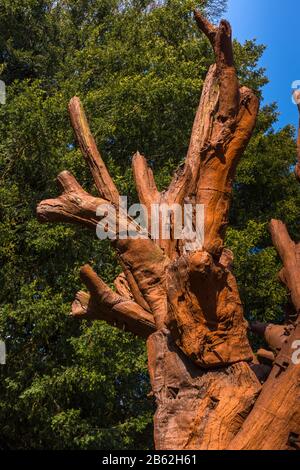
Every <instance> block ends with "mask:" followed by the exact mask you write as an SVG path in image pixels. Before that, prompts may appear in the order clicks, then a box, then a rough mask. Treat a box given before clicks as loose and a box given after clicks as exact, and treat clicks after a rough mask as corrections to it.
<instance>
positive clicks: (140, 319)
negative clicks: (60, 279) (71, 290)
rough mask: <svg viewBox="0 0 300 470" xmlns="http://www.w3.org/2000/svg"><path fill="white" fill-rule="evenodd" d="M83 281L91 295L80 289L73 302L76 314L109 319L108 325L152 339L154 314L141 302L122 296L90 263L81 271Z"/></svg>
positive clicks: (73, 311) (92, 318)
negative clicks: (113, 289) (98, 274)
mask: <svg viewBox="0 0 300 470" xmlns="http://www.w3.org/2000/svg"><path fill="white" fill-rule="evenodd" d="M80 277H81V280H82V282H83V283H84V284H85V285H86V287H87V288H88V290H89V292H90V294H87V293H85V292H78V293H77V295H76V298H75V301H74V302H73V305H72V315H73V316H76V317H80V318H85V319H90V320H105V321H106V322H107V323H108V324H110V325H112V326H115V327H117V328H119V329H121V330H124V331H130V332H131V333H134V334H135V335H137V336H140V337H142V338H148V336H149V335H150V334H152V333H153V332H154V331H156V328H155V324H154V319H153V316H152V315H151V314H150V313H149V312H147V311H145V310H144V309H142V308H141V307H140V306H139V305H138V304H137V303H135V302H133V301H132V300H128V298H126V297H122V296H120V295H118V294H117V293H116V292H114V291H112V289H111V288H110V287H109V286H108V285H107V284H105V282H103V281H102V279H101V278H100V277H98V276H97V274H96V273H95V272H94V271H93V269H92V268H91V267H90V266H89V265H86V266H83V267H82V268H81V271H80Z"/></svg>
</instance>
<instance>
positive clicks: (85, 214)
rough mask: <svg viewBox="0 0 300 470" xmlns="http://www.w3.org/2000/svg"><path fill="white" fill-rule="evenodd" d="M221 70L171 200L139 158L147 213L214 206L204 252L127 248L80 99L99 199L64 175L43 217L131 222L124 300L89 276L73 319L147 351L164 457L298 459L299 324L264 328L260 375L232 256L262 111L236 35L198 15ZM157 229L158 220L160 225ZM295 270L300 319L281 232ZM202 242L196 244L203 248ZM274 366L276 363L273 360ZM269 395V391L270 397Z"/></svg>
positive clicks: (166, 246)
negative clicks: (294, 451) (235, 211)
mask: <svg viewBox="0 0 300 470" xmlns="http://www.w3.org/2000/svg"><path fill="white" fill-rule="evenodd" d="M195 19H196V21H197V24H198V26H199V28H200V30H201V31H202V32H203V33H204V34H205V35H206V36H207V38H208V39H209V41H210V43H211V45H212V47H213V50H214V53H215V58H216V63H215V64H214V65H213V66H211V68H210V69H209V72H208V74H207V78H206V81H205V83H204V87H203V91H202V96H201V100H200V104H199V107H198V110H197V113H196V117H195V122H194V126H193V130H192V135H191V141H190V146H189V149H188V153H187V156H186V160H185V164H184V166H183V167H181V168H179V169H178V171H177V172H176V174H175V175H174V178H173V180H172V182H171V184H170V186H169V188H168V190H167V191H164V192H162V193H160V192H159V191H158V190H157V188H156V185H155V181H154V177H153V174H152V171H151V169H150V168H149V167H148V166H147V162H146V159H145V158H144V157H143V156H142V155H141V154H139V153H136V155H135V156H134V157H133V173H134V177H135V182H136V187H137V191H138V195H139V199H140V202H141V203H142V204H144V206H145V207H146V208H147V209H148V210H149V213H150V208H151V206H152V205H153V204H158V205H160V207H162V206H163V205H164V204H168V205H172V204H180V205H181V206H183V205H184V204H185V203H192V204H194V205H195V204H203V205H204V209H205V237H204V244H203V246H202V247H201V248H200V246H199V244H197V243H196V244H195V246H194V250H192V251H191V250H190V249H188V247H187V243H188V240H184V239H183V240H177V239H176V237H171V240H165V239H164V237H163V236H161V234H159V235H158V236H157V237H155V239H154V238H153V239H151V236H150V235H148V234H146V235H145V236H144V237H143V238H140V239H136V238H129V239H123V237H120V232H121V226H123V225H124V224H127V223H131V224H132V223H133V222H132V220H130V219H128V218H127V219H126V216H125V215H124V214H123V213H122V211H121V210H120V207H119V194H118V191H117V188H116V186H115V185H114V183H113V181H112V179H111V177H110V175H109V173H108V171H107V169H106V167H105V164H104V162H103V160H102V158H101V155H100V153H99V151H98V150H97V147H96V144H95V141H94V139H93V137H92V135H91V133H90V129H89V126H88V123H87V119H86V117H85V114H84V111H83V108H82V106H81V104H80V101H79V99H78V98H77V97H75V98H72V100H71V102H70V105H69V112H70V117H71V123H72V126H73V129H74V132H75V134H76V137H77V141H78V144H79V146H80V148H81V151H82V153H83V155H84V157H85V159H86V161H87V163H88V165H89V167H90V170H91V173H92V175H93V178H94V181H95V184H96V187H97V189H98V191H99V196H100V197H99V198H97V197H94V196H91V195H89V194H88V193H86V192H85V191H84V190H83V189H82V187H81V186H80V185H79V183H78V182H77V181H76V180H75V178H74V177H73V176H72V175H71V174H70V173H68V172H63V173H61V174H60V175H59V177H58V181H59V183H60V185H61V187H62V190H63V194H62V195H61V196H60V197H58V198H57V199H50V200H47V201H43V202H41V203H40V204H39V206H38V208H37V215H38V218H39V220H40V221H41V222H69V223H77V224H81V225H83V226H86V227H88V228H90V229H91V230H93V231H94V230H96V226H97V224H98V222H99V218H98V217H97V208H98V207H101V206H103V207H105V205H106V204H108V203H110V204H112V205H113V206H114V208H115V211H116V213H117V214H118V215H119V216H120V217H121V218H122V222H121V224H120V225H119V226H118V227H117V228H116V238H115V240H114V241H113V242H112V243H113V246H114V248H115V249H116V252H117V255H118V259H119V261H120V264H121V266H122V268H123V273H122V275H121V276H119V277H118V278H117V279H116V280H115V288H116V292H115V291H113V290H112V289H110V287H109V286H107V285H106V284H105V283H104V282H103V281H102V280H101V279H100V278H99V277H98V276H97V275H96V273H95V272H94V271H93V270H92V268H91V267H90V266H84V267H83V268H82V270H81V278H82V281H83V282H84V283H85V285H86V286H87V288H88V290H89V293H85V292H79V293H78V294H77V295H76V298H75V301H74V303H73V305H72V315H74V316H76V317H82V318H90V319H101V320H105V321H107V322H108V323H109V324H112V325H114V326H116V327H119V328H122V329H124V330H126V331H130V332H132V333H134V334H136V335H138V336H141V337H143V338H145V339H147V351H148V363H149V374H150V379H151V385H152V390H153V394H154V396H155V398H156V403H157V411H156V414H155V417H154V435H155V436H154V437H155V446H156V448H157V449H227V448H232V449H263V448H264V449H265V448H268V449H275V448H278V449H279V448H280V449H286V448H295V447H297V445H298V444H297V439H298V438H299V434H300V414H299V411H298V409H297V404H298V403H299V393H300V392H299V391H300V388H299V380H300V367H299V365H298V366H297V365H295V364H292V363H291V355H292V347H293V341H294V340H295V339H299V337H300V331H299V330H300V328H299V323H297V322H296V323H291V325H290V327H289V329H288V334H289V336H285V335H284V334H283V331H282V330H280V332H279V333H278V330H276V334H274V330H272V328H271V327H270V326H269V327H268V328H265V327H263V328H262V329H263V331H264V332H265V334H266V331H268V335H269V338H268V339H269V340H270V343H272V341H273V343H274V344H275V348H274V351H275V353H276V354H277V357H276V359H275V356H274V361H275V363H274V367H273V370H272V372H271V374H270V376H269V378H268V380H267V382H266V383H265V385H264V387H263V388H262V382H263V381H264V380H265V379H266V378H267V375H268V373H269V372H270V370H271V367H270V366H269V367H268V366H265V365H263V364H260V363H259V361H257V359H256V357H255V356H254V355H253V352H252V350H251V347H250V345H249V342H248V338H247V327H248V325H247V322H246V321H245V319H244V316H243V307H242V304H241V300H240V296H239V292H238V288H237V283H236V280H235V277H234V275H233V273H232V271H231V264H232V259H233V254H232V253H231V252H230V251H229V250H227V249H226V248H225V247H224V236H225V230H226V226H227V224H228V213H229V208H230V201H231V193H232V185H233V181H234V175H235V170H236V167H237V164H238V162H239V159H240V157H241V155H242V153H243V151H244V149H245V147H246V145H247V143H248V141H249V139H250V137H251V135H252V131H253V129H254V126H255V121H256V117H257V113H258V108H259V102H258V99H257V97H256V96H255V95H254V93H253V92H252V91H251V90H249V89H248V88H245V87H242V88H240V87H239V84H238V79H237V75H236V70H235V67H234V61H233V51H232V39H231V28H230V25H229V24H228V23H227V22H226V21H221V23H220V25H219V26H218V27H214V26H213V25H211V24H210V23H209V22H208V21H207V20H206V19H205V18H203V17H202V16H201V14H200V13H198V12H196V13H195ZM149 223H150V226H151V220H150V219H149ZM271 229H272V235H273V240H274V244H275V246H276V248H277V249H278V251H279V254H280V256H281V257H282V260H283V263H284V270H283V272H282V275H281V277H282V278H283V279H284V281H285V282H286V284H287V287H288V288H289V289H290V291H291V293H292V300H293V302H294V305H295V308H296V311H297V313H299V311H300V291H299V286H300V274H299V273H300V264H299V263H300V257H299V252H300V250H299V247H297V246H296V245H295V244H294V243H293V242H291V240H290V239H289V237H288V234H287V232H286V230H285V228H284V227H283V226H282V225H281V224H280V223H276V222H272V225H271ZM196 242H197V240H196ZM267 356H268V357H269V359H268V360H269V362H270V364H271V365H272V361H273V354H272V353H267ZM261 389H262V391H261Z"/></svg>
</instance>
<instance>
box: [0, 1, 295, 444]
mask: <svg viewBox="0 0 300 470" xmlns="http://www.w3.org/2000/svg"><path fill="white" fill-rule="evenodd" d="M206 3H207V11H208V12H209V13H210V15H211V16H212V17H213V18H216V16H217V15H218V14H219V13H220V12H221V11H222V10H223V9H224V6H225V4H226V2H225V1H223V0H210V1H207V2H206ZM196 4H197V2H195V1H193V0H166V1H157V2H152V1H150V0H127V1H125V0H123V1H120V0H113V1H112V0H90V1H86V0H76V1H74V0H72V1H71V0H59V1H55V2H53V1H42V0H24V1H23V2H17V1H11V0H10V1H8V0H1V2H0V19H1V24H0V71H2V75H1V77H0V78H1V79H3V80H5V81H6V83H7V85H8V86H7V92H8V93H7V104H6V105H5V106H0V265H1V269H0V285H1V295H0V304H1V315H0V337H1V338H3V339H5V341H6V344H7V349H8V357H7V365H6V366H1V368H0V374H1V381H0V421H1V423H2V427H1V430H0V447H1V448H18V449H28V448H30V449H31V448H35V449H38V448H47V449H74V448H75V449H94V448H105V449H114V448H120V449H125V448H149V447H151V446H152V429H151V427H152V424H151V423H152V413H153V406H152V403H151V402H150V401H149V400H147V399H146V395H147V392H148V390H149V388H150V387H149V384H148V377H147V371H146V356H145V350H144V344H143V343H142V342H141V341H139V340H137V339H135V338H133V337H132V336H131V335H129V334H124V333H122V332H119V331H117V330H115V329H113V328H111V327H109V326H107V325H106V324H104V323H102V322H95V323H94V324H89V323H87V322H83V323H79V322H77V321H75V320H74V319H71V318H70V317H69V316H68V312H69V309H70V302H72V300H73V298H74V294H75V292H76V291H77V290H79V289H80V288H82V286H81V285H80V281H79V276H78V272H79V267H80V266H81V265H83V264H85V263H87V262H89V263H90V264H92V265H93V266H94V267H95V269H96V270H97V271H98V272H99V273H101V276H102V277H103V278H104V279H105V280H106V281H107V282H108V283H112V281H113V279H114V278H115V276H116V275H117V274H118V272H119V267H118V266H117V264H116V260H115V257H114V254H113V252H112V250H111V248H110V246H109V244H108V243H105V242H104V243H103V242H101V243H100V242H99V241H98V240H96V238H95V239H94V238H93V235H92V234H91V233H88V232H87V231H85V230H83V229H78V228H74V227H69V226H66V225H46V226H43V225H40V224H38V223H37V221H36V218H35V207H36V204H37V203H38V202H39V201H41V200H42V199H45V198H48V197H53V196H54V195H56V194H57V188H56V183H55V178H56V176H57V174H58V173H59V172H60V171H61V170H63V169H68V170H69V171H71V172H72V173H73V174H74V175H75V176H76V177H77V179H78V180H79V181H80V183H81V184H82V185H83V186H84V187H85V188H86V189H87V190H89V191H91V192H94V191H95V189H94V187H93V185H92V182H91V176H90V174H89V172H88V170H87V168H86V165H85V162H84V160H83V158H82V156H81V155H80V152H79V151H78V148H77V146H76V144H75V142H74V136H73V133H72V130H71V128H70V124H69V119H68V115H67V111H66V109H67V103H68V101H69V99H70V98H71V97H72V96H73V95H75V94H76V95H79V96H80V98H81V99H82V101H83V102H84V105H85V108H86V110H87V114H88V116H89V117H90V122H91V127H92V131H93V133H94V135H95V137H96V140H97V143H98V145H99V147H100V148H101V152H102V153H103V156H104V158H105V161H106V162H107V164H108V167H109V169H110V171H111V174H112V175H113V177H114V180H115V182H116V184H117V186H118V188H119V190H120V192H121V194H124V195H125V194H128V195H129V198H130V200H131V201H135V200H136V193H135V189H134V185H133V182H132V175H131V170H130V162H131V156H132V154H133V153H134V152H135V151H136V150H137V149H139V150H140V151H141V152H143V153H144V154H145V155H146V156H147V158H148V159H149V162H150V164H151V166H152V167H153V169H154V172H155V176H156V179H157V183H158V186H159V187H160V188H161V189H163V188H164V187H165V186H166V185H167V183H168V181H169V179H170V176H171V174H172V172H173V170H174V169H175V168H176V167H177V166H178V165H179V164H180V163H181V162H182V160H183V159H184V155H185V152H186V149H187V145H188V141H189V135H190V130H191V126H192V122H193V117H194V112H195V110H196V107H197V104H198V101H199V95H200V91H201V86H202V83H203V79H204V77H205V74H206V71H207V68H208V66H209V65H210V64H211V63H212V61H213V57H212V53H211V48H210V45H209V44H208V42H207V41H206V40H205V39H204V38H203V37H202V36H201V35H200V34H199V33H198V31H197V29H196V27H195V24H194V21H193V18H192V15H191V10H192V9H193V8H194V7H195V5H196ZM262 52H263V47H262V46H259V45H257V44H256V43H255V42H252V41H248V42H246V43H245V44H244V45H241V44H238V43H237V42H236V43H235V53H236V63H237V67H238V72H239V76H240V80H241V83H242V84H246V85H249V86H251V87H253V88H254V89H255V90H256V91H257V92H258V93H260V92H261V87H262V85H263V84H264V83H266V78H265V76H264V71H263V70H261V69H258V68H257V63H258V60H259V57H260V55H261V53H262ZM275 119H276V110H275V108H274V107H272V106H271V107H268V108H265V109H264V110H263V111H262V112H261V115H260V118H259V123H258V127H257V131H256V134H255V137H254V139H253V141H252V143H251V145H250V147H249V149H248V150H247V153H246V155H245V157H244V158H243V160H242V162H241V166H240V168H239V172H238V177H237V183H236V188H235V194H234V206H233V208H232V213H231V219H232V228H231V229H230V230H229V232H228V244H229V245H230V246H231V247H233V249H234V251H235V255H236V261H235V269H236V273H237V275H238V280H239V284H240V288H241V292H242V297H243V301H244V303H245V305H246V312H247V314H248V316H252V317H254V316H255V317H257V318H264V319H266V320H270V319H273V318H280V317H281V316H282V311H283V307H284V305H285V303H286V294H285V292H284V291H283V289H282V288H281V287H280V286H279V284H278V283H277V281H276V272H277V270H278V267H279V261H278V258H277V256H276V254H275V252H274V250H273V249H272V248H271V247H270V246H271V244H270V239H269V236H268V232H267V227H266V223H267V222H268V221H269V219H270V218H271V217H274V216H275V217H281V218H283V219H284V220H286V221H287V222H288V224H289V226H290V227H291V230H292V234H293V235H294V236H296V234H297V232H298V233H299V225H298V221H297V214H299V188H298V187H297V186H296V184H295V182H294V179H293V175H292V174H291V166H292V165H293V163H294V159H295V158H294V155H295V146H294V136H293V131H292V129H290V128H286V129H284V130H282V131H280V132H277V133H276V132H273V131H272V125H273V123H274V121H275Z"/></svg>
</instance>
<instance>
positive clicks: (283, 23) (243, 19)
mask: <svg viewBox="0 0 300 470" xmlns="http://www.w3.org/2000/svg"><path fill="white" fill-rule="evenodd" d="M224 16H226V18H227V19H228V20H229V21H230V22H231V25H232V28H233V35H234V37H236V38H237V39H238V40H239V41H240V42H244V41H245V40H246V39H253V38H256V39H257V41H258V42H259V43H263V44H265V45H266V46H267V49H266V51H265V53H264V56H263V58H262V60H261V65H262V66H263V67H265V68H266V73H267V76H268V78H269V80H270V83H269V84H268V85H267V86H266V87H265V88H264V97H265V102H267V103H269V102H273V101H276V102H277V103H278V108H279V111H280V113H281V115H280V118H279V127H282V126H284V125H286V124H293V125H294V126H295V127H296V126H297V121H298V118H297V116H298V114H297V109H296V107H295V105H294V104H293V103H292V101H291V89H292V82H293V81H295V80H299V83H300V40H299V19H300V1H299V0H285V1H282V0H228V11H227V14H226V15H224Z"/></svg>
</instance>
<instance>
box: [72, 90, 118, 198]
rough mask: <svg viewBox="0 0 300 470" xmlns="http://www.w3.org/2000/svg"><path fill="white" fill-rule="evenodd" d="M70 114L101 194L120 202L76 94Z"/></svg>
mask: <svg viewBox="0 0 300 470" xmlns="http://www.w3.org/2000/svg"><path fill="white" fill-rule="evenodd" d="M69 114H70V119H71V124H72V127H73V129H74V132H75V135H76V138H77V142H78V144H79V147H80V149H81V152H82V154H83V156H84V158H85V160H86V161H87V163H88V165H89V168H90V170H91V173H92V175H93V178H94V181H95V184H96V187H97V189H98V191H99V194H100V196H101V197H103V198H104V199H106V200H108V201H109V202H112V203H114V204H116V205H117V204H118V203H119V193H118V190H117V188H116V186H115V184H114V182H113V180H112V178H111V177H110V175H109V173H108V171H107V168H106V166H105V164H104V162H103V160H102V158H101V155H100V153H99V151H98V149H97V145H96V142H95V139H94V137H93V135H92V134H91V131H90V128H89V125H88V121H87V118H86V115H85V112H84V109H83V107H82V105H81V102H80V99H79V98H78V97H77V96H74V97H73V98H72V99H71V101H70V103H69Z"/></svg>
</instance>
